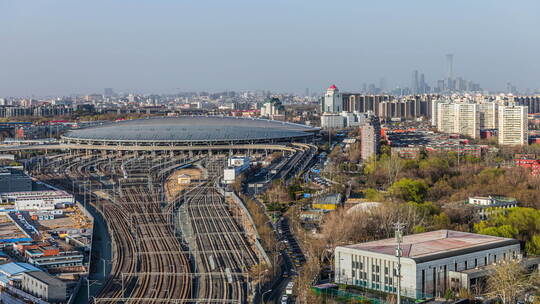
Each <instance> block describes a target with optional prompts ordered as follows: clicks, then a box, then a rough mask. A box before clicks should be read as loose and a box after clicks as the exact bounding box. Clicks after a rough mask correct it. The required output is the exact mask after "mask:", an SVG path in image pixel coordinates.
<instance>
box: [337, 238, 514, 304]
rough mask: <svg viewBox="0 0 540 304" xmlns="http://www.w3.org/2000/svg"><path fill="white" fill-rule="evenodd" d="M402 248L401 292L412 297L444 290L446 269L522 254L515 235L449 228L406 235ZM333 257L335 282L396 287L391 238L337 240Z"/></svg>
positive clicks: (391, 290) (392, 289) (381, 288)
mask: <svg viewBox="0 0 540 304" xmlns="http://www.w3.org/2000/svg"><path fill="white" fill-rule="evenodd" d="M401 248H402V257H401V258H400V261H401V294H402V295H403V296H406V297H410V298H414V299H421V298H427V297H433V296H443V295H444V292H445V291H446V290H447V288H448V287H449V286H450V280H449V272H450V271H453V272H456V271H464V270H467V269H474V268H476V267H481V266H484V265H489V264H493V263H495V262H499V261H502V260H509V259H513V258H517V257H518V256H519V255H520V246H519V241H518V240H514V239H508V238H501V237H494V236H489V235H480V234H474V233H467V232H458V231H452V230H438V231H432V232H426V233H419V234H414V235H408V236H405V237H403V239H402V244H401ZM334 261H335V269H336V274H335V281H336V283H339V284H347V285H355V286H359V287H363V288H367V289H373V290H377V291H381V292H386V293H394V294H395V293H397V288H398V272H397V269H398V267H397V266H398V258H397V257H396V240H395V239H394V238H391V239H385V240H379V241H373V242H367V243H361V244H356V245H347V246H338V247H336V249H335V251H334Z"/></svg>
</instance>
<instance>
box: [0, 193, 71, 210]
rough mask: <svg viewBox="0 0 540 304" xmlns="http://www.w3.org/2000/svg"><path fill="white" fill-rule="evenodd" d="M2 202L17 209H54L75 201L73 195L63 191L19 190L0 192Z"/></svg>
mask: <svg viewBox="0 0 540 304" xmlns="http://www.w3.org/2000/svg"><path fill="white" fill-rule="evenodd" d="M0 199H1V201H2V203H4V204H13V205H15V206H14V207H15V209H17V210H54V209H56V208H63V207H64V206H65V205H72V204H74V203H75V199H74V198H73V195H71V194H69V193H67V192H65V191H52V190H50V191H49V190H48V191H21V192H5V193H2V194H0Z"/></svg>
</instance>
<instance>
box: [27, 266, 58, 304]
mask: <svg viewBox="0 0 540 304" xmlns="http://www.w3.org/2000/svg"><path fill="white" fill-rule="evenodd" d="M21 288H22V289H23V290H24V291H26V292H28V293H30V294H31V295H33V296H35V297H38V298H41V299H43V300H45V301H47V302H50V303H59V302H64V301H65V300H66V298H67V294H66V290H67V288H66V283H64V282H62V281H61V280H59V279H57V278H55V277H53V276H51V275H48V274H46V273H45V272H43V271H29V272H24V273H23V274H22V277H21Z"/></svg>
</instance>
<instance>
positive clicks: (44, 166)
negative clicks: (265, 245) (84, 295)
mask: <svg viewBox="0 0 540 304" xmlns="http://www.w3.org/2000/svg"><path fill="white" fill-rule="evenodd" d="M194 161H202V163H204V164H209V163H210V161H209V160H208V159H206V158H205V157H191V158H189V159H188V158H187V157H182V156H177V157H172V158H171V157H170V156H169V155H157V156H156V155H152V156H151V155H150V154H147V155H143V156H136V155H125V156H121V157H119V156H118V155H86V154H76V153H71V154H63V155H57V156H54V157H49V158H47V160H46V161H45V162H42V163H40V164H39V165H38V166H36V167H35V169H34V175H35V176H36V177H37V178H38V179H40V180H43V181H45V182H47V183H49V184H52V185H55V186H57V187H59V188H63V189H65V190H68V191H73V192H75V193H76V194H78V195H79V197H81V198H82V200H83V201H84V202H85V203H86V204H87V203H90V204H92V205H93V206H94V207H95V208H96V209H97V210H99V212H101V213H102V215H103V217H104V218H105V219H106V223H107V227H108V231H109V234H110V237H111V240H112V248H113V250H112V251H113V255H112V259H111V260H110V261H108V262H109V263H110V265H112V266H111V269H110V272H109V273H108V275H107V278H106V281H105V283H104V285H103V286H102V288H101V290H100V292H99V293H98V294H97V295H95V297H94V298H93V299H90V301H91V302H93V303H247V302H248V301H249V300H250V299H251V297H252V290H251V289H252V288H251V283H253V282H252V280H250V278H249V268H250V267H251V266H253V265H255V264H257V263H259V257H258V255H257V254H256V253H255V252H254V249H253V246H252V245H251V244H250V242H249V241H248V238H247V236H246V233H245V232H244V230H243V229H242V227H241V225H240V223H239V222H238V221H237V220H236V218H235V216H234V215H233V214H232V213H231V209H230V206H229V204H230V203H228V202H227V201H226V200H225V198H224V195H223V192H222V191H221V189H220V188H218V186H217V184H216V181H217V177H218V174H219V170H220V168H221V167H220V166H219V162H217V163H215V164H212V167H213V169H212V170H208V174H207V176H209V178H208V179H207V180H206V181H203V182H201V183H198V184H196V185H194V186H192V187H191V188H189V189H185V191H184V192H183V194H182V195H179V196H177V197H176V198H175V199H171V200H169V201H167V200H166V199H165V194H164V191H163V189H164V187H163V184H164V179H165V178H166V177H167V175H169V174H170V173H171V172H173V171H174V170H175V169H176V168H178V167H179V166H181V165H182V164H187V163H190V162H194ZM216 164H217V166H216Z"/></svg>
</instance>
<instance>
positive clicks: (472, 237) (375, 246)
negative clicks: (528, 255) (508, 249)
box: [342, 230, 519, 263]
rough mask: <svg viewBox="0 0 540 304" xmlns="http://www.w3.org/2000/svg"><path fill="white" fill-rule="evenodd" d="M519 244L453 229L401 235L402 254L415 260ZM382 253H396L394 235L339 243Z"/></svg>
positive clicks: (419, 261) (432, 258)
mask: <svg viewBox="0 0 540 304" xmlns="http://www.w3.org/2000/svg"><path fill="white" fill-rule="evenodd" d="M513 244H519V241H518V240H515V239H508V238H502V237H495V236H490V235H483V234H475V233H468V232H461V231H453V230H437V231H431V232H425V233H418V234H412V235H407V236H404V237H403V243H402V248H403V257H405V258H410V259H413V260H415V261H416V262H417V263H421V262H427V261H431V260H436V259H440V258H445V257H450V256H456V255H460V254H466V253H471V252H476V251H481V250H486V249H491V248H497V247H501V246H508V245H513ZM342 247H344V248H351V249H357V250H363V251H368V252H373V253H378V254H384V255H392V256H394V255H395V247H396V241H395V239H394V238H390V239H384V240H379V241H372V242H367V243H361V244H356V245H348V246H342Z"/></svg>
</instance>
